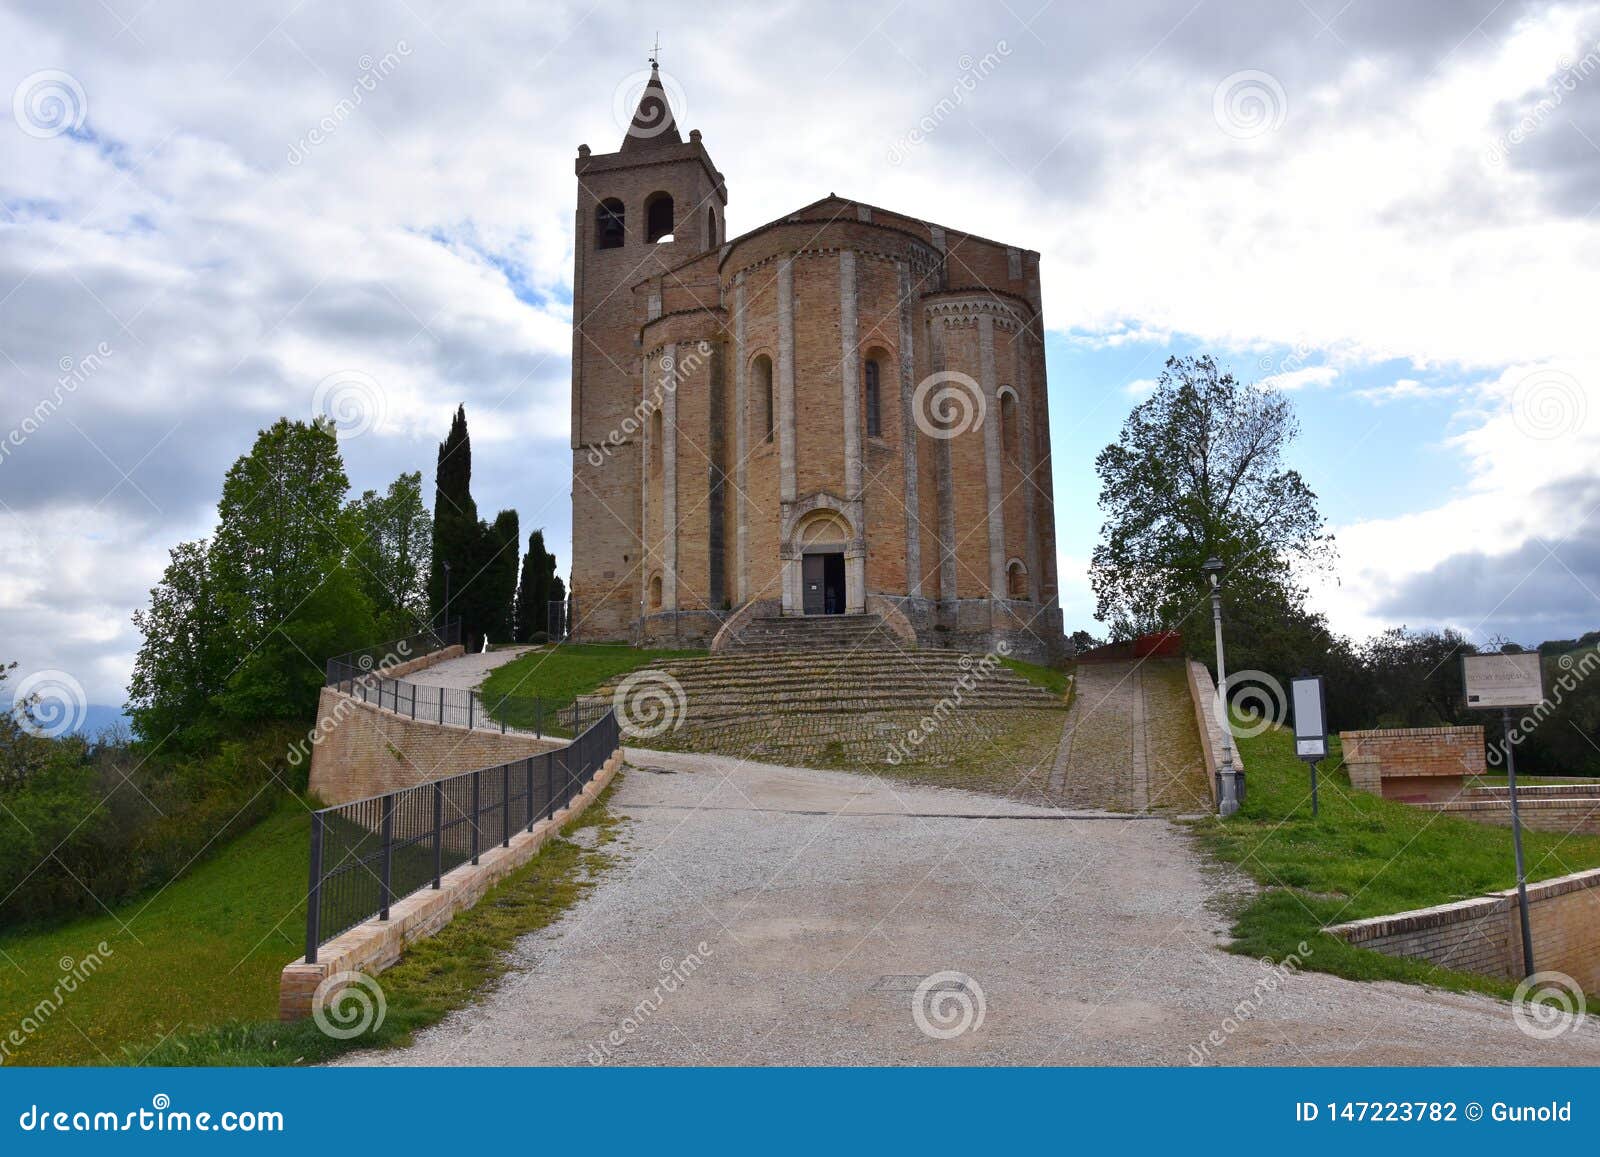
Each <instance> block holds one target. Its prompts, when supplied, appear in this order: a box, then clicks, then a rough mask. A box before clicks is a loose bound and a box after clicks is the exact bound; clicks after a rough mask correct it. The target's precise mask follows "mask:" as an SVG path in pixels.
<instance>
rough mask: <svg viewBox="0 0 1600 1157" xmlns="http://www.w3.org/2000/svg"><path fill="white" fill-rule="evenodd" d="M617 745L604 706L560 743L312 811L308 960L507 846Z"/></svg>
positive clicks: (556, 806) (568, 796)
mask: <svg viewBox="0 0 1600 1157" xmlns="http://www.w3.org/2000/svg"><path fill="white" fill-rule="evenodd" d="M621 742H622V736H621V731H620V729H619V728H618V726H617V717H616V713H615V712H613V711H612V710H610V709H609V708H608V709H607V710H606V711H605V713H604V715H603V716H602V717H601V718H600V719H599V720H597V721H596V722H594V723H593V724H591V725H590V726H589V727H588V728H587V729H586V730H585V731H584V732H583V733H582V734H581V735H579V736H578V737H577V738H576V739H574V740H573V741H572V742H571V743H569V744H568V745H567V746H565V747H561V748H557V749H556V750H554V751H547V752H544V753H543V754H541V755H530V756H528V757H526V758H524V759H514V760H512V761H511V762H510V763H502V764H500V765H498V766H496V767H486V768H481V769H479V770H477V771H468V772H464V773H462V774H461V775H454V776H451V777H449V778H448V779H440V780H435V781H433V782H432V783H424V784H419V785H417V786H416V787H408V788H402V789H401V790H400V791H393V792H389V793H388V794H387V795H380V796H374V797H372V798H371V799H363V800H357V801H355V802H354V803H346V804H340V805H338V806H337V807H329V808H323V809H322V810H321V811H315V812H312V813H311V889H310V892H309V893H308V894H307V897H306V963H308V964H315V963H316V961H317V949H318V948H320V947H321V946H322V945H323V944H326V943H327V942H328V941H329V940H332V939H333V938H334V937H335V936H337V935H339V933H341V932H345V931H348V930H349V929H351V928H354V927H355V926H356V925H357V924H360V923H361V922H362V921H364V920H368V919H370V918H371V917H373V916H376V917H377V918H378V919H379V920H387V919H388V918H389V909H390V907H391V906H392V905H393V904H395V903H397V902H398V901H400V900H403V899H405V898H406V897H407V896H410V895H412V894H414V893H416V892H420V891H422V890H423V889H424V888H430V887H431V888H438V887H439V886H440V881H441V879H442V878H443V877H444V875H445V874H446V873H447V872H449V871H451V870H452V869H454V868H457V867H459V866H460V865H462V864H466V863H472V864H476V863H477V862H478V858H479V856H480V854H481V853H482V852H483V851H484V850H485V849H486V848H490V847H493V846H495V845H499V846H501V847H508V846H510V843H511V837H512V835H514V834H515V833H517V832H520V831H532V830H533V825H534V824H535V823H538V822H539V821H540V820H542V819H548V818H549V817H551V816H553V815H554V814H555V813H556V812H557V811H559V810H560V809H561V808H563V807H565V806H567V804H569V803H571V802H572V800H573V799H574V798H575V797H576V796H577V795H578V794H579V793H580V792H581V791H582V790H583V785H584V784H585V783H587V782H588V780H589V779H590V777H591V776H593V775H594V774H595V773H596V772H597V771H599V770H600V768H601V766H602V765H604V763H605V761H606V760H607V759H608V758H609V757H610V756H611V753H612V752H614V751H615V750H617V748H618V746H619V745H620V744H621Z"/></svg>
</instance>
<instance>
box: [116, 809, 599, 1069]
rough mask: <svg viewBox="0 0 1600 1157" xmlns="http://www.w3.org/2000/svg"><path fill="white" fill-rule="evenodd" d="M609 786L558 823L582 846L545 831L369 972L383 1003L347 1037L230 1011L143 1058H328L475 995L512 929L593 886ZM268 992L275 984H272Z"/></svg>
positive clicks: (525, 929)
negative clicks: (584, 838)
mask: <svg viewBox="0 0 1600 1157" xmlns="http://www.w3.org/2000/svg"><path fill="white" fill-rule="evenodd" d="M613 790H615V782H613V785H612V787H610V788H607V789H606V791H605V792H603V793H601V795H600V798H599V799H597V800H596V801H595V802H594V803H592V804H590V805H589V807H588V808H587V809H586V810H585V811H584V813H583V814H582V815H581V816H579V817H578V818H577V819H575V820H573V821H572V822H571V823H570V824H568V825H567V826H566V827H565V828H563V829H562V834H563V835H564V836H569V835H571V834H572V833H574V832H576V831H579V830H581V829H584V828H594V829H596V836H595V838H594V839H593V840H591V841H588V843H589V846H588V847H587V848H586V847H582V846H580V845H579V844H577V843H574V842H573V841H571V840H570V839H558V840H551V841H550V842H549V843H547V844H545V846H544V847H543V848H541V849H540V850H539V854H538V855H536V856H535V857H534V858H533V859H532V860H530V861H528V863H526V864H524V865H523V866H522V867H521V868H518V869H517V870H516V871H515V872H513V873H511V874H510V875H509V876H507V877H506V878H505V879H504V880H502V881H501V882H500V883H499V884H497V885H495V887H493V888H491V889H490V890H489V891H488V892H487V893H485V895H484V897H483V898H482V899H481V900H479V901H478V903H477V904H476V905H475V906H474V907H472V908H471V909H469V910H468V911H466V912H462V913H460V914H459V915H457V916H456V918H455V919H454V920H452V921H451V922H450V923H449V924H447V925H446V926H445V927H444V928H442V929H441V930H440V931H439V932H438V933H436V934H435V935H433V936H431V937H429V938H428V939H426V940H421V941H418V942H417V943H416V944H414V945H412V946H411V947H410V948H408V949H406V954H405V956H404V957H403V958H402V959H401V961H400V962H399V963H398V964H396V965H395V966H394V967H393V968H390V969H389V970H388V971H386V972H383V973H381V974H379V976H378V977H377V980H378V983H379V985H380V986H381V988H382V990H383V995H384V1001H385V1005H386V1009H385V1014H384V1018H383V1022H382V1024H381V1025H378V1026H377V1027H376V1028H375V1029H374V1030H370V1031H368V1032H366V1033H363V1034H362V1035H361V1036H359V1037H356V1038H355V1039H353V1040H335V1039H333V1038H331V1037H328V1036H326V1035H325V1034H323V1033H322V1031H321V1030H320V1029H318V1028H317V1026H316V1022H315V1021H313V1020H310V1019H307V1020H302V1021H298V1022H296V1023H294V1024H284V1023H282V1022H280V1021H277V1020H273V1019H266V1020H261V1019H255V1020H238V1021H229V1022H226V1023H222V1024H218V1025H216V1026H214V1027H211V1028H208V1029H204V1030H202V1031H198V1032H193V1033H189V1034H186V1035H180V1036H176V1037H173V1038H172V1039H170V1040H168V1041H166V1042H165V1043H163V1044H162V1045H161V1046H160V1047H159V1048H157V1049H156V1050H155V1052H154V1053H153V1054H151V1056H150V1058H149V1060H148V1062H147V1063H148V1064H152V1065H294V1064H310V1063H315V1062H318V1061H325V1060H329V1059H331V1058H333V1057H335V1056H338V1055H339V1054H341V1053H345V1052H350V1051H353V1050H359V1049H371V1048H392V1047H395V1046H397V1045H404V1044H407V1043H409V1041H410V1039H411V1034H412V1033H413V1032H415V1031H416V1030H418V1029H420V1028H425V1027H427V1026H428V1025H431V1024H436V1023H438V1022H439V1021H440V1020H442V1019H443V1018H444V1017H445V1016H446V1015H447V1014H449V1013H450V1012H451V1011H453V1010H454V1009H457V1008H460V1007H462V1006H463V1005H465V1004H469V1003H470V1002H471V1001H473V1000H474V999H476V998H477V997H478V996H479V995H480V994H481V993H482V992H484V990H485V988H486V986H487V985H488V984H489V983H490V982H491V981H493V980H494V979H496V978H497V977H499V976H500V975H502V974H503V973H504V972H505V971H506V968H507V957H506V952H507V950H509V949H510V948H511V946H512V945H513V944H514V943H515V942H516V940H517V939H518V937H521V936H523V935H526V934H527V933H529V932H535V931H537V930H538V929H540V928H544V927H546V926H547V925H549V924H551V923H553V922H554V921H555V920H557V919H558V918H559V917H560V916H561V915H562V914H563V913H565V912H566V911H567V909H568V908H570V907H571V906H572V905H573V904H574V903H576V902H577V901H578V899H579V898H580V897H581V896H583V894H584V893H586V892H587V891H589V889H590V888H592V887H593V886H594V880H595V877H596V876H597V875H598V873H599V872H600V870H601V869H603V868H604V867H606V866H607V865H608V864H609V863H610V862H611V855H610V853H609V852H608V851H607V845H608V844H610V843H611V842H612V841H613V840H615V838H616V829H617V828H618V826H619V825H620V823H621V821H620V820H619V819H617V818H616V817H615V816H614V815H612V814H611V812H610V811H609V810H608V809H607V806H606V805H607V803H608V802H609V800H610V797H611V792H612V791H613ZM273 992H274V996H275V995H276V986H274V989H273Z"/></svg>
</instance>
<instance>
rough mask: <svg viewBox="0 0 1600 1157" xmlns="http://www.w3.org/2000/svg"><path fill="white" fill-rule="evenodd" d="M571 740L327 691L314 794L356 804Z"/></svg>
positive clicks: (321, 707)
mask: <svg viewBox="0 0 1600 1157" xmlns="http://www.w3.org/2000/svg"><path fill="white" fill-rule="evenodd" d="M456 651H457V652H458V653H459V651H460V648H456ZM563 743H564V741H563V740H550V739H535V738H533V736H531V735H518V734H516V733H514V732H512V733H507V734H501V733H499V732H495V731H468V730H466V729H465V728H461V727H441V726H440V725H439V724H437V723H424V722H423V721H421V720H414V719H408V718H406V717H405V716H403V715H396V714H395V713H394V712H392V711H386V710H384V709H383V708H380V707H378V706H376V705H375V704H371V703H363V702H361V700H359V699H352V698H351V697H350V696H348V695H344V694H341V693H340V692H338V691H336V690H334V689H333V688H332V687H324V688H323V689H322V694H321V696H320V697H319V698H318V700H317V739H316V742H315V743H314V744H313V745H312V750H311V794H312V795H314V796H316V797H317V798H318V799H320V800H322V801H323V803H325V804H328V805H329V806H332V805H333V804H341V803H349V802H350V801H351V800H357V799H368V798H370V797H371V796H375V795H383V794H384V793H385V792H391V791H398V790H400V789H401V788H405V787H415V786H416V785H417V784H419V783H431V782H432V781H433V780H436V779H442V778H444V777H445V776H447V775H455V774H457V773H458V772H461V771H465V770H471V769H473V768H478V767H494V766H496V765H498V764H501V763H509V762H510V761H511V760H513V759H522V758H524V757H525V756H529V755H538V754H539V753H540V752H544V751H549V750H551V749H552V748H556V747H560V746H562V745H563Z"/></svg>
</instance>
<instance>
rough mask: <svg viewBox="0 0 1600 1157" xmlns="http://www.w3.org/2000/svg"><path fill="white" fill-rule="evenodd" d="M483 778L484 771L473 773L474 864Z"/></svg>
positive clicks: (476, 858) (475, 860) (473, 860)
mask: <svg viewBox="0 0 1600 1157" xmlns="http://www.w3.org/2000/svg"><path fill="white" fill-rule="evenodd" d="M482 779H483V773H482V772H479V771H475V772H473V773H472V862H473V863H474V864H476V863H477V862H478V817H479V812H480V810H481V809H480V808H479V806H478V805H479V801H480V800H482V798H483V796H482V794H481V793H482Z"/></svg>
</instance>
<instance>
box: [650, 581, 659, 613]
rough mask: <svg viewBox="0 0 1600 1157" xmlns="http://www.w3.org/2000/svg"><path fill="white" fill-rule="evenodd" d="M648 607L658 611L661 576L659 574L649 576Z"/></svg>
mask: <svg viewBox="0 0 1600 1157" xmlns="http://www.w3.org/2000/svg"><path fill="white" fill-rule="evenodd" d="M650 609H651V610H652V611H659V610H660V609H661V576H660V575H652V576H650Z"/></svg>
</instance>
